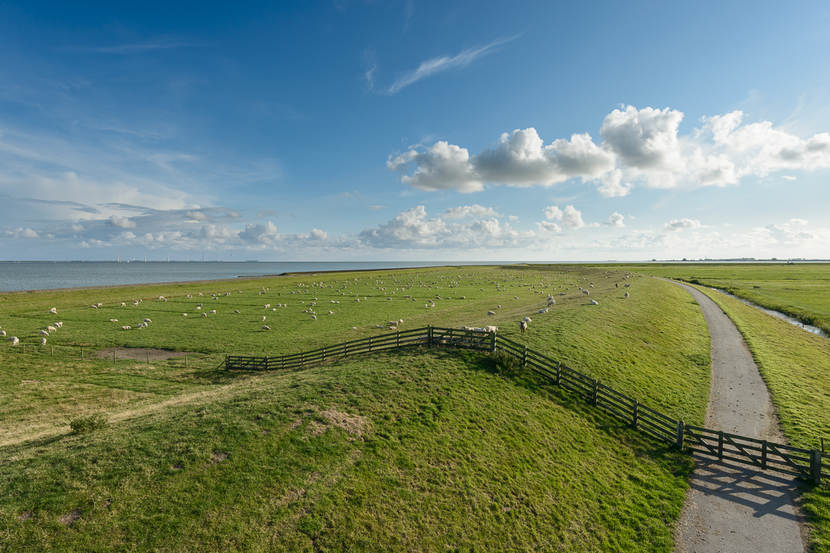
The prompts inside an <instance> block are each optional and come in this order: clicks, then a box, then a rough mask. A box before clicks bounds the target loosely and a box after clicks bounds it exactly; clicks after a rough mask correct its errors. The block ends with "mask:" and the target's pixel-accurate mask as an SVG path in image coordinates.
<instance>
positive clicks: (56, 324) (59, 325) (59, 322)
mask: <svg viewBox="0 0 830 553" xmlns="http://www.w3.org/2000/svg"><path fill="white" fill-rule="evenodd" d="M55 326H56V327H58V328H63V321H58V322H56V323H55Z"/></svg>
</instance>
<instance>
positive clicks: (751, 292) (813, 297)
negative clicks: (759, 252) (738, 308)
mask: <svg viewBox="0 0 830 553" xmlns="http://www.w3.org/2000/svg"><path fill="white" fill-rule="evenodd" d="M635 270H636V271H637V272H641V273H646V274H650V275H656V276H663V277H668V278H674V279H679V280H685V281H687V282H691V283H693V284H701V285H703V286H712V287H715V288H721V289H724V290H726V291H727V292H729V293H730V294H734V295H736V296H738V297H741V298H744V299H747V300H749V301H751V302H754V303H756V304H758V305H761V306H763V307H766V308H768V309H774V310H775V311H780V312H782V313H786V314H787V315H790V316H791V317H794V318H796V319H799V320H800V321H802V322H804V323H807V324H809V325H813V326H817V327H819V328H821V329H822V330H824V331H825V332H827V333H828V334H830V264H827V263H793V264H784V263H727V264H715V263H712V264H709V263H706V264H694V263H689V264H687V263H682V264H681V263H672V264H649V265H639V266H637V267H636V269H635Z"/></svg>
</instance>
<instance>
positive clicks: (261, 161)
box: [0, 0, 830, 261]
mask: <svg viewBox="0 0 830 553" xmlns="http://www.w3.org/2000/svg"><path fill="white" fill-rule="evenodd" d="M238 4H239V5H233V6H230V7H229V6H228V5H226V4H217V5H215V6H211V5H208V4H206V3H202V2H199V3H192V4H187V3H177V5H176V6H170V5H168V3H159V4H153V3H142V4H141V5H137V6H134V7H124V6H120V5H119V3H112V2H106V3H104V2H102V3H81V2H79V3H38V2H25V3H23V2H20V3H9V2H6V3H0V51H2V52H3V56H2V63H0V259H115V258H117V257H119V256H120V257H122V258H130V257H135V258H139V259H141V258H143V257H144V256H147V257H149V258H150V259H165V258H167V257H168V256H169V257H170V258H173V259H201V258H202V257H205V258H207V259H224V260H241V259H261V260H312V259H319V260H399V259H400V260H406V259H409V260H431V259H434V260H453V259H465V260H533V261H549V260H604V259H620V260H636V259H651V258H681V257H689V258H697V257H738V256H754V257H773V256H774V257H825V258H826V257H830V247H828V244H830V215H828V212H829V210H828V207H830V187H829V186H828V183H829V182H830V134H828V133H830V72H828V71H827V70H826V68H827V67H830V33H828V32H827V29H828V28H830V6H828V5H827V3H826V2H799V3H797V4H795V6H796V7H793V5H789V4H787V3H781V2H757V1H756V2H711V3H709V2H700V3H683V4H682V5H681V3H666V2H654V3H649V2H629V3H619V2H608V3H603V2H573V3H554V2H522V3H513V2H491V3H472V2H464V3H451V2H429V3H423V2H417V1H406V0H404V1H397V2H381V1H368V2H350V1H340V2H317V3H313V2H303V3H285V5H284V6H283V5H272V3H267V2H263V3H261V4H257V3H253V2H250V3H248V2H242V3H238Z"/></svg>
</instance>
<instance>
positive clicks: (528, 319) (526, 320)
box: [522, 317, 533, 323]
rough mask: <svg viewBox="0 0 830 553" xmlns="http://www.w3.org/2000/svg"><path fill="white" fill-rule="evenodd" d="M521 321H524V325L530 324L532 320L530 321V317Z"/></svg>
mask: <svg viewBox="0 0 830 553" xmlns="http://www.w3.org/2000/svg"><path fill="white" fill-rule="evenodd" d="M522 321H524V322H526V323H532V322H533V319H531V318H530V317H525V318H523V319H522Z"/></svg>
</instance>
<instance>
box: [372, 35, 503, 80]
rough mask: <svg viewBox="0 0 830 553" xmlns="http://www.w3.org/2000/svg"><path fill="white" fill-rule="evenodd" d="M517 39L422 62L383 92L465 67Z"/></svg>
mask: <svg viewBox="0 0 830 553" xmlns="http://www.w3.org/2000/svg"><path fill="white" fill-rule="evenodd" d="M517 38H518V35H515V36H512V37H508V38H500V39H498V40H494V41H493V42H490V43H489V44H485V45H484V46H480V47H478V48H468V49H466V50H462V51H461V52H459V53H458V54H456V55H454V56H440V57H437V58H432V59H428V60H425V61H422V62H421V63H420V65H418V67H416V68H415V69H412V70H410V71H407V72H405V73H404V74H402V75H401V76H400V77H398V78H397V79H396V80H395V81H394V82H393V83H392V84H391V85H389V87H388V88H386V90H385V92H386V94H397V93H398V92H400V91H401V90H403V89H404V88H406V87H408V86H410V85H412V84H415V83H417V82H418V81H420V80H422V79H425V78H427V77H430V76H432V75H435V74H436V73H442V72H444V71H449V70H451V69H460V68H462V67H466V66H468V65H470V64H471V63H473V62H474V61H476V60H477V59H479V58H482V57H484V56H486V55H489V54H492V53H493V52H495V51H496V49H497V48H498V47H499V46H502V45H504V44H507V43H508V42H511V41H513V40H515V39H517Z"/></svg>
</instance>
